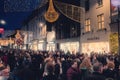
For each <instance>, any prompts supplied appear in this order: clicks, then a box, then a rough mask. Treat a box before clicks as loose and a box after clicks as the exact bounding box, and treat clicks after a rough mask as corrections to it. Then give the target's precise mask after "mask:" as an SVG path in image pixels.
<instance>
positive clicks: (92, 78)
mask: <svg viewBox="0 0 120 80" xmlns="http://www.w3.org/2000/svg"><path fill="white" fill-rule="evenodd" d="M86 80H105V76H104V75H102V74H100V73H99V72H93V74H91V75H89V76H88V77H87V78H86Z"/></svg>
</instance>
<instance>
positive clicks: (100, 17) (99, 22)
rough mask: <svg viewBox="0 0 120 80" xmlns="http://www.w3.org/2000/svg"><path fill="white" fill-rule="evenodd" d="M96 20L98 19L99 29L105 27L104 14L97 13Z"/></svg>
mask: <svg viewBox="0 0 120 80" xmlns="http://www.w3.org/2000/svg"><path fill="white" fill-rule="evenodd" d="M97 20H98V29H99V30H101V29H104V28H105V26H104V14H100V15H98V16H97Z"/></svg>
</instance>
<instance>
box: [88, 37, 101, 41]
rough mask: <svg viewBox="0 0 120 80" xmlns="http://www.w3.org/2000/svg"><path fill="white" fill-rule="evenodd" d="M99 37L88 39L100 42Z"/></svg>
mask: <svg viewBox="0 0 120 80" xmlns="http://www.w3.org/2000/svg"><path fill="white" fill-rule="evenodd" d="M99 39H100V38H99V37H92V38H87V40H99Z"/></svg>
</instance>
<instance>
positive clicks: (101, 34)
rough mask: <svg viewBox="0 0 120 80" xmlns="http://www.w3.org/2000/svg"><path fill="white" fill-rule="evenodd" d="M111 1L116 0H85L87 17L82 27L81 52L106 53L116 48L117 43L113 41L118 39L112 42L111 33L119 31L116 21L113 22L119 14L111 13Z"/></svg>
mask: <svg viewBox="0 0 120 80" xmlns="http://www.w3.org/2000/svg"><path fill="white" fill-rule="evenodd" d="M111 1H115V0H84V7H85V17H84V26H82V27H81V38H80V42H81V48H80V49H81V53H91V52H97V53H105V52H110V51H112V48H113V47H114V48H115V46H114V45H115V44H116V43H115V44H112V45H111V43H113V42H114V41H116V39H114V41H112V42H111V34H114V33H115V32H117V28H116V27H117V25H115V22H114V25H113V24H112V23H113V20H116V19H114V18H115V16H116V15H118V14H115V15H114V16H113V15H111V14H112V12H111V4H112V2H111ZM118 3H119V2H118ZM112 19H113V20H112ZM112 25H113V26H112ZM117 43H118V42H117ZM117 45H118V44H117ZM117 47H118V46H117ZM116 50H117V49H116Z"/></svg>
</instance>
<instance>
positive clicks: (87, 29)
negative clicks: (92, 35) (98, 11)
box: [85, 19, 91, 32]
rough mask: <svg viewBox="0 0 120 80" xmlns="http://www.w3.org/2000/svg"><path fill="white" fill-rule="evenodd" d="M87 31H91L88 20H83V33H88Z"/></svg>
mask: <svg viewBox="0 0 120 80" xmlns="http://www.w3.org/2000/svg"><path fill="white" fill-rule="evenodd" d="M89 31H91V27H90V19H86V20H85V32H89Z"/></svg>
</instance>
